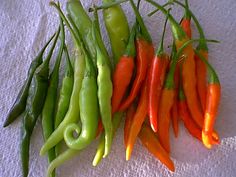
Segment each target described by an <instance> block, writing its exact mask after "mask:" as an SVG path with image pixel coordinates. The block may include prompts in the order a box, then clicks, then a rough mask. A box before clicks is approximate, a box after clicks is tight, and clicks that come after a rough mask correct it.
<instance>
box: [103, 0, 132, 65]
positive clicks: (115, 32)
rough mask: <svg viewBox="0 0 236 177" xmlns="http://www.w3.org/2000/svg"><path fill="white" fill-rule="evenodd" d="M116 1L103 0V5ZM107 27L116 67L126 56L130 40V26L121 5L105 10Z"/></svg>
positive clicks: (104, 15) (104, 16)
mask: <svg viewBox="0 0 236 177" xmlns="http://www.w3.org/2000/svg"><path fill="white" fill-rule="evenodd" d="M112 2H114V0H103V5H105V4H109V3H112ZM103 18H104V22H105V26H106V29H107V32H108V36H109V38H110V44H111V49H112V53H113V60H114V61H113V64H114V66H115V65H116V64H117V63H118V61H119V59H120V57H121V56H122V55H123V54H124V52H125V49H126V44H127V42H128V39H129V25H128V22H127V18H126V16H125V13H124V12H123V10H122V8H121V6H120V5H119V4H117V5H115V6H112V7H109V8H106V9H104V10H103Z"/></svg>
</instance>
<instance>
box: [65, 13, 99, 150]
mask: <svg viewBox="0 0 236 177" xmlns="http://www.w3.org/2000/svg"><path fill="white" fill-rule="evenodd" d="M69 17H70V16H69ZM69 20H70V22H71V24H72V26H73V28H74V30H75V32H76V33H75V40H76V41H77V44H78V45H80V46H81V48H82V52H83V53H84V55H85V63H86V67H85V73H84V78H83V81H82V87H81V90H80V96H79V107H80V121H81V126H80V125H78V124H75V123H71V124H70V125H68V126H67V127H66V129H65V132H64V139H65V142H66V144H67V146H68V147H70V148H72V149H77V150H80V149H83V148H85V147H86V146H87V145H89V144H90V143H91V142H92V140H93V139H94V138H95V136H96V132H97V127H98V115H99V109H98V99H97V82H96V71H95V67H94V65H93V62H92V60H91V58H90V56H89V53H88V51H87V50H86V47H85V44H84V43H83V41H82V36H81V34H80V32H79V30H78V28H77V27H76V25H75V23H74V22H73V19H72V18H69ZM74 132H76V133H77V135H78V138H77V137H74V134H73V133H74Z"/></svg>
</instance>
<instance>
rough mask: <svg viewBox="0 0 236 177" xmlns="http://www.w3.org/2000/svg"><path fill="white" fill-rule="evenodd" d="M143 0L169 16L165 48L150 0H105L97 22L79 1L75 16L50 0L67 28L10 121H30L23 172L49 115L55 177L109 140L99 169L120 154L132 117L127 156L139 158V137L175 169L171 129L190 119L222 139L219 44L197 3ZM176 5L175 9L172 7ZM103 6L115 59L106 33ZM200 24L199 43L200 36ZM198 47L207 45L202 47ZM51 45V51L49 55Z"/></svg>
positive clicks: (194, 129)
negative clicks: (213, 47) (115, 149)
mask: <svg viewBox="0 0 236 177" xmlns="http://www.w3.org/2000/svg"><path fill="white" fill-rule="evenodd" d="M143 1H146V3H149V4H151V5H153V6H154V7H155V10H154V11H153V12H151V13H150V14H149V16H151V15H154V14H155V13H156V12H157V11H161V12H162V13H163V14H164V15H165V16H166V20H165V24H164V27H163V33H162V37H161V39H160V43H159V45H158V46H157V50H156V52H155V49H154V48H155V46H154V44H153V42H152V38H151V35H150V33H149V32H148V29H147V27H146V26H145V23H144V21H143V19H142V16H141V15H140V13H139V6H140V3H141V1H140V0H138V3H137V4H135V3H134V1H133V0H121V1H115V0H102V5H101V6H96V5H94V6H93V7H91V8H90V9H89V12H92V13H93V17H92V18H90V17H89V16H88V13H87V12H86V10H85V9H84V7H83V6H82V4H81V2H80V1H79V0H68V1H67V4H66V10H67V15H65V14H64V12H63V11H62V10H61V7H60V4H59V2H58V3H55V2H50V5H51V6H52V7H53V8H54V9H55V10H56V11H57V12H58V15H59V17H60V25H59V27H58V30H57V31H56V32H55V34H53V35H52V37H51V38H50V39H49V40H48V41H47V42H46V44H45V45H44V46H43V48H42V49H41V50H40V51H39V53H38V55H37V56H36V57H35V59H33V61H32V63H31V65H30V68H29V70H28V77H27V79H26V80H25V82H24V84H23V86H22V88H21V90H20V92H19V94H18V96H17V98H16V100H15V102H14V104H13V106H12V108H11V109H10V111H9V113H8V116H7V118H6V121H5V123H4V127H7V126H8V125H10V124H11V123H12V122H13V121H14V120H16V119H17V118H18V117H20V116H21V115H22V117H23V118H22V137H21V162H22V176H24V177H27V176H28V172H29V148H30V138H31V135H32V132H33V129H34V127H35V124H36V122H37V120H38V118H39V117H40V118H41V119H40V122H41V123H42V129H43V133H42V134H43V137H44V140H45V142H44V144H43V146H42V148H41V150H40V155H46V154H47V156H48V163H49V166H48V170H47V176H48V177H53V176H55V175H56V173H55V170H56V168H58V167H59V166H60V165H61V164H63V163H64V162H65V161H67V160H69V159H71V158H72V157H75V156H77V155H78V154H79V153H80V152H81V151H82V150H83V149H85V148H86V147H88V146H89V145H90V144H91V142H92V141H94V140H95V139H97V138H99V140H98V141H99V144H98V147H97V149H96V152H95V156H94V159H93V162H92V165H93V166H97V165H98V164H99V162H101V160H102V158H105V157H107V156H108V155H109V153H110V152H111V148H112V142H113V139H114V137H115V133H116V131H117V129H118V128H119V125H120V122H121V121H122V119H124V118H125V123H124V146H125V150H126V156H125V157H126V160H129V159H130V158H131V154H132V151H133V148H134V145H135V142H136V140H137V139H140V140H141V142H142V144H143V145H144V147H145V148H146V149H147V150H148V151H149V152H150V153H151V154H153V155H154V156H155V157H156V158H157V159H159V160H160V161H161V162H162V163H163V164H164V165H165V166H166V167H167V168H168V169H169V170H170V171H175V167H174V163H173V161H172V160H171V157H170V152H171V147H170V138H169V129H170V125H172V127H173V132H174V134H175V137H176V138H177V137H178V130H179V122H180V121H183V123H184V126H185V128H186V129H187V130H188V132H189V133H190V134H191V135H192V136H193V137H194V138H196V139H197V140H199V141H200V142H202V143H203V145H204V146H205V147H206V148H208V149H210V148H212V146H214V145H217V144H219V143H220V139H219V135H218V133H217V132H216V130H215V129H214V124H215V120H216V116H217V110H218V106H219V102H220V94H221V86H220V81H219V78H218V75H217V73H216V71H215V69H214V68H213V66H212V65H211V64H210V63H209V61H208V45H207V44H208V43H209V42H211V43H217V42H218V41H216V40H209V39H206V38H205V34H204V31H203V29H202V27H201V25H200V23H199V22H198V20H197V18H196V16H195V14H194V13H193V12H192V11H191V10H190V8H189V4H188V0H185V3H184V4H183V3H181V2H179V1H178V0H170V1H169V2H167V3H166V4H164V5H160V4H158V3H157V2H155V1H153V0H143ZM126 2H128V3H129V4H130V6H131V7H132V9H133V12H134V14H135V16H136V20H135V22H134V23H133V24H132V27H131V29H130V28H129V24H128V22H127V18H126V15H125V13H124V12H123V10H122V7H121V5H120V4H121V3H126ZM173 5H178V6H180V7H182V8H183V9H184V15H183V18H182V20H181V21H180V22H177V21H176V20H175V18H174V17H173V15H172V14H171V8H173V7H174V6H173ZM168 6H169V7H170V8H169V9H166V7H168ZM100 11H102V13H103V20H104V22H105V27H106V30H107V34H108V36H109V39H110V45H111V49H112V57H110V56H109V55H108V52H107V49H106V47H105V45H104V42H103V39H102V34H101V31H100V23H99V15H98V13H99V12H100ZM192 21H193V22H194V24H195V26H196V28H197V30H198V32H199V39H192V29H191V27H192ZM167 22H169V23H170V27H171V30H172V34H173V44H172V45H171V47H172V51H171V53H170V54H168V53H167V52H166V51H165V49H164V38H165V31H166V28H167ZM65 27H66V28H67V29H68V30H69V32H70V35H71V37H72V39H73V42H74V49H73V50H72V51H73V52H71V53H69V50H68V48H67V45H66V42H65V29H64V28H65ZM58 39H59V40H60V42H58ZM51 43H52V44H51ZM57 43H59V45H60V46H59V50H58V52H57V54H56V60H55V63H54V66H53V68H52V70H51V71H50V68H49V63H50V60H51V58H52V56H53V52H55V50H54V49H55V46H56V45H57ZM193 43H197V44H198V45H197V47H194V45H193ZM49 44H51V47H50V48H49ZM47 48H49V50H48V51H49V52H48V53H47V54H45V50H46V49H47ZM44 55H45V57H44ZM44 58H45V59H44ZM64 58H65V60H66V67H65V69H64V70H63V72H64V75H63V78H59V73H60V63H61V61H62V59H64ZM72 59H73V60H72ZM207 76H208V82H207ZM60 79H62V85H61V87H60V88H59V80H60ZM58 93H59V94H58Z"/></svg>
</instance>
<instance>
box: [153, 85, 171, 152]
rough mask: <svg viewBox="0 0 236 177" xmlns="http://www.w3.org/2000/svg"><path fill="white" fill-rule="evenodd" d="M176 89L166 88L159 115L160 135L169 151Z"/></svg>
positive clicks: (161, 140) (162, 142)
mask: <svg viewBox="0 0 236 177" xmlns="http://www.w3.org/2000/svg"><path fill="white" fill-rule="evenodd" d="M174 94H175V92H174V89H168V88H164V89H163V90H162V94H161V100H160V108H159V116H158V132H157V134H158V137H159V140H160V142H161V144H162V146H163V147H164V148H165V150H166V151H167V152H170V142H169V126H170V110H171V107H172V106H173V103H174Z"/></svg>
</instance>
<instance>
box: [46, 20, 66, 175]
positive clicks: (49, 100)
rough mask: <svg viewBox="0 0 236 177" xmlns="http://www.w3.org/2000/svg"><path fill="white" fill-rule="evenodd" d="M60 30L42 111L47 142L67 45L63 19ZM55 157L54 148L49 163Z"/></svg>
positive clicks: (52, 124)
mask: <svg viewBox="0 0 236 177" xmlns="http://www.w3.org/2000/svg"><path fill="white" fill-rule="evenodd" d="M60 29H61V45H60V49H59V53H58V55H57V59H56V63H55V65H54V68H53V71H52V73H51V75H50V78H49V86H48V90H47V96H46V99H45V103H44V106H43V110H42V128H43V135H44V139H45V140H47V139H48V137H49V136H50V135H51V134H52V132H53V131H54V113H55V105H56V99H57V87H58V82H59V69H60V63H61V58H62V53H63V49H64V44H65V31H64V24H63V22H62V19H61V18H60ZM55 157H56V154H55V149H54V148H52V149H50V150H49V151H48V161H49V162H51V161H52V160H53V159H55ZM53 176H55V172H53Z"/></svg>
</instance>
